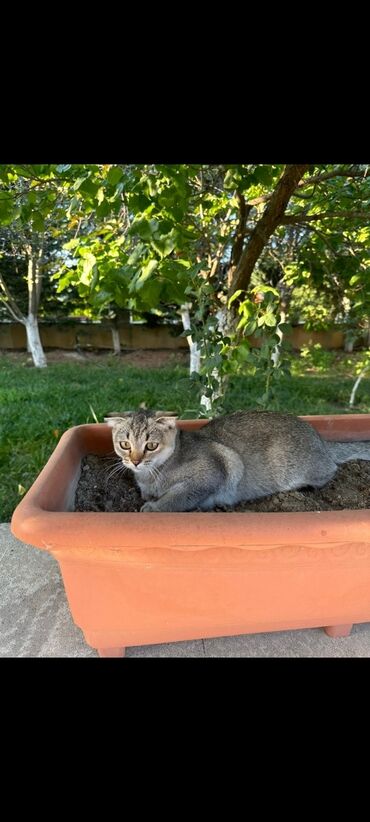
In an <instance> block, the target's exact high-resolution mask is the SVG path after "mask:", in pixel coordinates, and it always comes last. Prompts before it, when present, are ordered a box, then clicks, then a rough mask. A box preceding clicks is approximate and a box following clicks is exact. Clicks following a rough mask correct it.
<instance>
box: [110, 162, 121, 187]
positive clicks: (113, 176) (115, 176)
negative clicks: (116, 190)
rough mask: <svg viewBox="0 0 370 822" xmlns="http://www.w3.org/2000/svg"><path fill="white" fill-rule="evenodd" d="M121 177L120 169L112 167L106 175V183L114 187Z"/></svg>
mask: <svg viewBox="0 0 370 822" xmlns="http://www.w3.org/2000/svg"><path fill="white" fill-rule="evenodd" d="M122 176H123V171H122V168H119V167H118V166H113V167H112V168H110V169H109V171H108V174H107V180H108V183H110V185H112V186H115V185H116V184H117V183H118V182H119V180H120V179H121V177H122Z"/></svg>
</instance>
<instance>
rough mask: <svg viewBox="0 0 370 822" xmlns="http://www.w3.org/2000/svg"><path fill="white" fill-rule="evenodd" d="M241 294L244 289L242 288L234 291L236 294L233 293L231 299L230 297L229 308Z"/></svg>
mask: <svg viewBox="0 0 370 822" xmlns="http://www.w3.org/2000/svg"><path fill="white" fill-rule="evenodd" d="M240 294H242V289H241V288H238V289H237V291H234V294H233V295H232V297H230V299H229V304H228V307H229V308H230V306H231V305H232V303H233V302H234V300H237V299H238V297H239V296H240Z"/></svg>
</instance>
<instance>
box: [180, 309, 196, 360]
mask: <svg viewBox="0 0 370 822" xmlns="http://www.w3.org/2000/svg"><path fill="white" fill-rule="evenodd" d="M189 308H190V305H189V303H184V305H182V306H181V308H180V315H181V319H182V324H183V328H184V331H188V330H189V329H190V313H189ZM186 339H187V341H188V346H189V349H190V369H189V373H190V374H193V373H194V371H195V372H196V374H199V371H200V350H199V348H198V345H197V343H196V342H193V338H192V336H191V334H189V335H188V336H187V337H186Z"/></svg>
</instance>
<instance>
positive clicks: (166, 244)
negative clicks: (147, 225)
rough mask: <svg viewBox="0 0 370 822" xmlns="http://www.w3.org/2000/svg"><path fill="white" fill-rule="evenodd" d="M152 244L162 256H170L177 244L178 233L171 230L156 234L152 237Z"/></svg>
mask: <svg viewBox="0 0 370 822" xmlns="http://www.w3.org/2000/svg"><path fill="white" fill-rule="evenodd" d="M151 245H152V246H153V248H154V249H155V251H157V252H158V254H160V256H161V257H168V255H169V254H171V251H173V249H174V248H175V246H176V234H175V232H173V231H170V233H169V234H162V235H159V236H158V235H156V236H155V237H153V238H152V241H151Z"/></svg>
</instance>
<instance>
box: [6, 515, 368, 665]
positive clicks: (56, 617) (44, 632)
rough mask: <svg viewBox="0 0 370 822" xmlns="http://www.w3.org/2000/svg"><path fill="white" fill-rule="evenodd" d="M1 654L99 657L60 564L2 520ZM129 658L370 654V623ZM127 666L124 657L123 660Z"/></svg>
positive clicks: (156, 648)
mask: <svg viewBox="0 0 370 822" xmlns="http://www.w3.org/2000/svg"><path fill="white" fill-rule="evenodd" d="M0 603H1V605H0V657H96V656H97V653H96V652H95V651H94V650H93V649H92V648H90V647H89V646H88V645H86V643H85V641H84V638H83V634H82V632H81V631H80V629H79V628H77V627H76V626H75V625H74V623H73V622H72V618H71V616H70V612H69V607H68V603H67V600H66V597H65V593H64V588H63V583H62V580H61V576H60V573H59V566H58V563H57V562H56V561H55V560H54V559H53V558H52V557H50V556H49V554H44V553H43V552H42V551H38V550H37V549H36V548H32V547H31V546H28V545H24V544H23V543H21V542H19V541H18V540H17V539H15V538H14V537H13V536H12V535H11V534H10V528H9V523H4V524H2V525H1V524H0ZM126 656H127V657H368V656H370V623H366V624H362V625H356V626H355V627H354V629H353V631H352V634H351V636H350V637H345V638H342V639H330V638H329V637H327V636H326V634H325V633H324V631H322V630H321V629H320V628H314V629H310V630H304V631H279V632H276V633H270V634H246V635H244V636H236V637H218V638H217V639H206V640H203V639H200V640H193V641H190V642H172V643H170V644H168V645H146V646H144V647H141V648H139V647H138V648H128V649H127V651H126ZM122 664H124V660H123V661H122Z"/></svg>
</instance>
